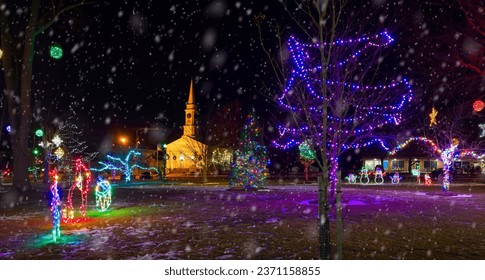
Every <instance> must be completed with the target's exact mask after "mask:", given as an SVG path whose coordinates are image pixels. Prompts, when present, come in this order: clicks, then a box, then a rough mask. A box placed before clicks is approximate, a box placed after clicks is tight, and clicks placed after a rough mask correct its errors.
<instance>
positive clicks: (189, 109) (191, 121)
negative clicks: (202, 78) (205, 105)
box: [184, 80, 195, 138]
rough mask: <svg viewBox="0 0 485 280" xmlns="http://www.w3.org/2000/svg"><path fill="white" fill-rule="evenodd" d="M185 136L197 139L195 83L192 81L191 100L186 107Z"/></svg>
mask: <svg viewBox="0 0 485 280" xmlns="http://www.w3.org/2000/svg"><path fill="white" fill-rule="evenodd" d="M184 136H189V137H192V138H195V102H194V83H193V81H192V80H190V90H189V100H188V101H187V105H186V106H185V125H184Z"/></svg>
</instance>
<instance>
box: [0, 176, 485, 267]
mask: <svg viewBox="0 0 485 280" xmlns="http://www.w3.org/2000/svg"><path fill="white" fill-rule="evenodd" d="M46 191H47V190H39V191H38V192H36V193H34V194H33V195H31V197H29V200H28V202H26V203H25V204H23V205H21V206H20V207H18V208H15V209H2V210H1V211H2V212H1V214H0V259H316V258H318V235H317V210H318V205H317V196H318V195H317V187H316V186H315V185H291V186H285V185H281V186H270V187H269V189H268V190H264V191H258V192H244V191H232V190H228V189H227V187H224V186H195V185H191V186H176V185H173V186H153V185H150V186H136V187H123V188H116V189H114V191H113V204H112V205H111V207H110V209H109V211H107V212H104V213H98V212H97V211H96V210H95V207H94V194H91V196H90V199H91V200H90V201H89V211H88V215H87V216H88V217H87V218H86V219H85V220H82V221H79V222H78V223H72V224H62V234H63V236H62V238H61V239H60V240H58V241H57V242H53V241H52V238H51V235H50V229H51V220H50V212H49V210H48V207H47V199H46V198H45V192H46ZM332 202H333V200H332V201H331V203H332ZM484 211H485V186H483V185H473V186H471V185H470V186H467V185H466V184H464V185H460V186H457V187H452V190H451V192H448V193H443V192H441V191H440V187H439V186H431V187H430V186H419V187H416V186H412V185H407V186H402V185H401V186H398V185H382V186H376V185H368V186H361V185H353V186H350V185H346V186H345V187H344V189H343V230H344V231H343V241H344V244H343V251H344V258H345V259H485V215H484V213H485V212H484ZM335 217H336V215H335V207H332V208H331V213H330V219H331V230H332V233H331V239H332V241H333V242H335V240H336V223H335ZM333 245H334V246H335V244H333ZM334 249H335V248H334ZM334 251H335V250H334Z"/></svg>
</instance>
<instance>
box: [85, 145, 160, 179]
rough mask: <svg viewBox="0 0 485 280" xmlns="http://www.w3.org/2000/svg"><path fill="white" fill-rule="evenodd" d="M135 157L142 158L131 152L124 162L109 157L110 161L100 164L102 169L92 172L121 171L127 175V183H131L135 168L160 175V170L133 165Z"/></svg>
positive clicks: (138, 154)
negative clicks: (132, 161)
mask: <svg viewBox="0 0 485 280" xmlns="http://www.w3.org/2000/svg"><path fill="white" fill-rule="evenodd" d="M135 156H141V153H139V152H136V151H134V150H130V151H129V152H128V154H127V155H126V157H125V159H124V160H123V159H121V158H118V157H113V156H111V155H107V156H106V157H107V158H108V161H100V162H99V164H100V165H102V167H101V168H91V170H92V171H97V172H102V171H106V170H117V171H121V172H122V173H123V174H124V175H125V181H126V182H131V174H132V172H133V170H134V169H135V168H138V169H141V170H153V171H155V172H157V173H158V170H157V169H156V168H155V167H144V166H141V165H139V164H131V160H132V158H133V157H135ZM109 161H111V162H109Z"/></svg>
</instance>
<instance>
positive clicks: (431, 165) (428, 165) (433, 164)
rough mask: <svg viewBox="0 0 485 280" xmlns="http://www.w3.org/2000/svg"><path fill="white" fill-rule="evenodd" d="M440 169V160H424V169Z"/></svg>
mask: <svg viewBox="0 0 485 280" xmlns="http://www.w3.org/2000/svg"><path fill="white" fill-rule="evenodd" d="M436 169H438V162H437V161H436V160H425V161H424V170H426V171H433V170H436Z"/></svg>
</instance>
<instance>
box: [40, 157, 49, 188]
mask: <svg viewBox="0 0 485 280" xmlns="http://www.w3.org/2000/svg"><path fill="white" fill-rule="evenodd" d="M48 152H49V151H48V149H44V179H43V180H42V182H43V183H45V184H48V183H49V171H50V170H49V169H50V164H49V158H48V157H49V154H48Z"/></svg>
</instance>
